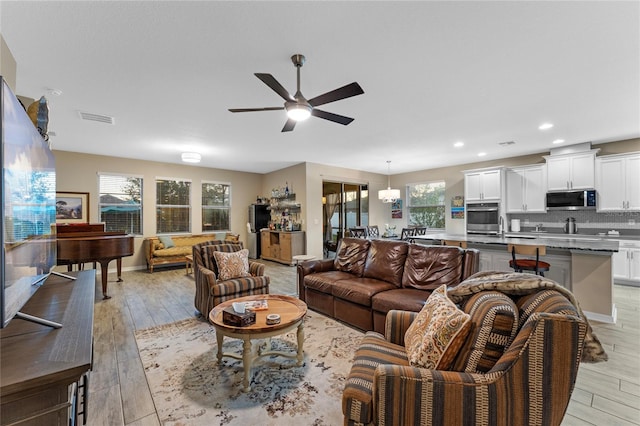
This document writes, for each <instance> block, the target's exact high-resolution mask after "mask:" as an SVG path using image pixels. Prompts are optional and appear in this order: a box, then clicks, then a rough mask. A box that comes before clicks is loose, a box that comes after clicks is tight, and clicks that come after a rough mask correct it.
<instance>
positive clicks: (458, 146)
mask: <svg viewBox="0 0 640 426" xmlns="http://www.w3.org/2000/svg"><path fill="white" fill-rule="evenodd" d="M453 146H454V147H456V148H462V147H463V146H464V142H460V141H458V142H456V143H454V144H453Z"/></svg>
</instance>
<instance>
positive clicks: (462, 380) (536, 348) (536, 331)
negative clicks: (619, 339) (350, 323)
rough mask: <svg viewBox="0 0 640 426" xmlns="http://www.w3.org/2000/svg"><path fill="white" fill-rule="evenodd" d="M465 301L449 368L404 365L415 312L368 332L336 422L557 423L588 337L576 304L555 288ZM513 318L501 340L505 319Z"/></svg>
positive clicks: (396, 313)
mask: <svg viewBox="0 0 640 426" xmlns="http://www.w3.org/2000/svg"><path fill="white" fill-rule="evenodd" d="M496 294H497V299H495V300H494V299H493V297H494V296H495V295H496ZM472 297H473V298H474V300H473V302H469V303H471V304H472V305H473V306H465V304H467V303H466V301H461V303H460V305H461V306H462V307H463V309H462V310H463V311H464V312H468V313H470V318H471V320H472V324H473V325H472V327H471V331H470V332H469V335H468V337H466V338H465V339H464V342H465V343H464V344H463V346H462V348H461V349H459V351H458V352H456V354H457V356H456V357H455V358H454V360H453V361H452V364H451V365H450V366H449V367H448V368H443V369H428V368H418V367H414V366H412V365H411V364H410V362H409V361H408V356H407V351H406V350H405V341H404V339H405V333H406V331H407V329H408V328H409V326H410V324H412V322H413V321H414V319H416V318H417V316H418V315H419V314H418V313H416V312H408V311H397V310H393V311H390V312H389V313H388V315H387V318H386V328H385V335H384V336H383V335H381V334H379V333H376V332H368V333H367V334H366V335H365V337H364V338H363V340H362V342H361V344H360V346H359V348H358V350H357V352H356V354H355V357H354V362H353V366H352V369H351V373H350V375H349V377H348V379H347V383H346V386H345V390H344V393H343V398H342V411H343V414H344V424H345V425H378V424H380V425H447V426H449V425H465V424H476V425H534V424H535V425H559V424H560V423H561V421H562V418H563V417H564V414H565V411H566V409H567V406H568V404H569V399H570V397H571V393H572V391H573V388H574V384H575V380H576V376H577V373H578V366H579V363H580V361H581V359H584V357H583V355H584V354H583V344H584V342H585V335H586V334H590V328H589V326H588V323H587V322H586V320H584V319H583V318H582V313H581V311H580V309H579V307H578V308H574V307H573V305H572V303H570V302H569V300H568V299H567V298H566V297H565V296H564V295H563V294H561V293H560V292H558V291H555V290H541V291H539V292H535V293H533V294H528V295H525V296H520V295H519V296H513V297H512V296H506V295H504V294H503V293H500V292H497V291H489V292H482V293H480V294H477V295H474V296H472ZM500 298H502V299H503V300H506V299H505V298H508V299H511V300H513V302H514V303H515V304H517V308H516V309H515V314H514V313H513V312H511V311H513V309H511V308H506V309H503V308H501V307H500V305H503V306H504V304H503V303H502V302H500V301H499V300H498V299H500ZM525 299H526V300H525ZM496 300H497V302H496ZM485 302H489V305H487V304H485ZM507 302H509V301H508V300H507ZM456 303H457V302H456ZM518 315H519V317H518ZM474 316H476V319H475V321H474V318H473V317H474ZM514 316H515V323H513V322H512V323H511V324H515V330H514V331H513V333H514V334H512V337H511V338H509V337H508V336H509V332H508V330H509V329H511V325H507V326H506V327H505V319H506V318H507V317H510V318H514ZM507 323H508V321H507ZM496 328H497V329H496ZM500 328H502V330H500ZM593 338H594V339H595V337H593ZM595 340H596V342H597V339H595ZM597 343H598V345H599V342H597ZM482 345H484V346H485V347H484V348H483V347H482ZM501 345H502V346H503V347H502V348H500V346H501ZM587 346H588V345H587ZM585 348H586V346H585ZM492 357H493V359H491V358H492ZM604 359H606V354H604ZM469 367H471V368H469Z"/></svg>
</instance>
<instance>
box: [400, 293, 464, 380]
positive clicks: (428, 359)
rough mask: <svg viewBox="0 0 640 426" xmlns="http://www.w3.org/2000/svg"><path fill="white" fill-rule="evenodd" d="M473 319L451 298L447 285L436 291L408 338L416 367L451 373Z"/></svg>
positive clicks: (406, 344)
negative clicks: (451, 367)
mask: <svg viewBox="0 0 640 426" xmlns="http://www.w3.org/2000/svg"><path fill="white" fill-rule="evenodd" d="M470 329H471V317H470V315H469V314H467V313H465V312H463V311H461V310H460V309H459V308H458V307H457V306H456V305H455V303H453V302H452V301H451V300H450V299H449V298H448V297H447V286H446V285H444V284H443V285H442V286H440V287H438V288H437V289H436V290H434V292H433V293H431V295H430V296H429V298H428V299H427V301H426V303H425V305H424V307H423V308H422V310H421V311H420V313H419V314H418V316H417V317H416V319H415V320H414V321H413V322H412V323H411V325H410V326H409V328H408V329H407V332H406V333H405V336H404V342H405V350H406V351H407V357H408V358H409V363H410V364H411V365H412V366H414V367H420V368H428V369H432V370H447V369H448V368H449V366H450V365H451V364H452V363H453V361H454V359H455V357H456V355H457V354H458V351H459V350H460V348H461V347H462V345H463V343H464V341H465V338H466V337H467V334H469V330H470Z"/></svg>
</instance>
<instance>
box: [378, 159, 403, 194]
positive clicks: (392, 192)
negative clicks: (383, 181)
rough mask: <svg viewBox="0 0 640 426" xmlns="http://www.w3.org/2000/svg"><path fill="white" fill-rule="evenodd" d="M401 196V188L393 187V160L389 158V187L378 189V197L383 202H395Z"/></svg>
mask: <svg viewBox="0 0 640 426" xmlns="http://www.w3.org/2000/svg"><path fill="white" fill-rule="evenodd" d="M399 198H400V190H399V189H391V161H388V160H387V189H381V190H380V191H378V199H379V200H382V202H383V203H393V202H395V201H396V200H397V199H399Z"/></svg>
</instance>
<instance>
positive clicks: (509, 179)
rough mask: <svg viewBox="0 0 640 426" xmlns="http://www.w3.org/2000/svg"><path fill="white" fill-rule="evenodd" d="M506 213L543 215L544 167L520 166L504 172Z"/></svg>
mask: <svg viewBox="0 0 640 426" xmlns="http://www.w3.org/2000/svg"><path fill="white" fill-rule="evenodd" d="M506 186H507V189H506V198H507V199H506V205H507V213H545V212H546V210H547V209H546V203H545V194H546V192H547V186H546V167H545V166H544V164H535V165H533V166H522V167H515V168H512V169H507V171H506Z"/></svg>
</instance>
